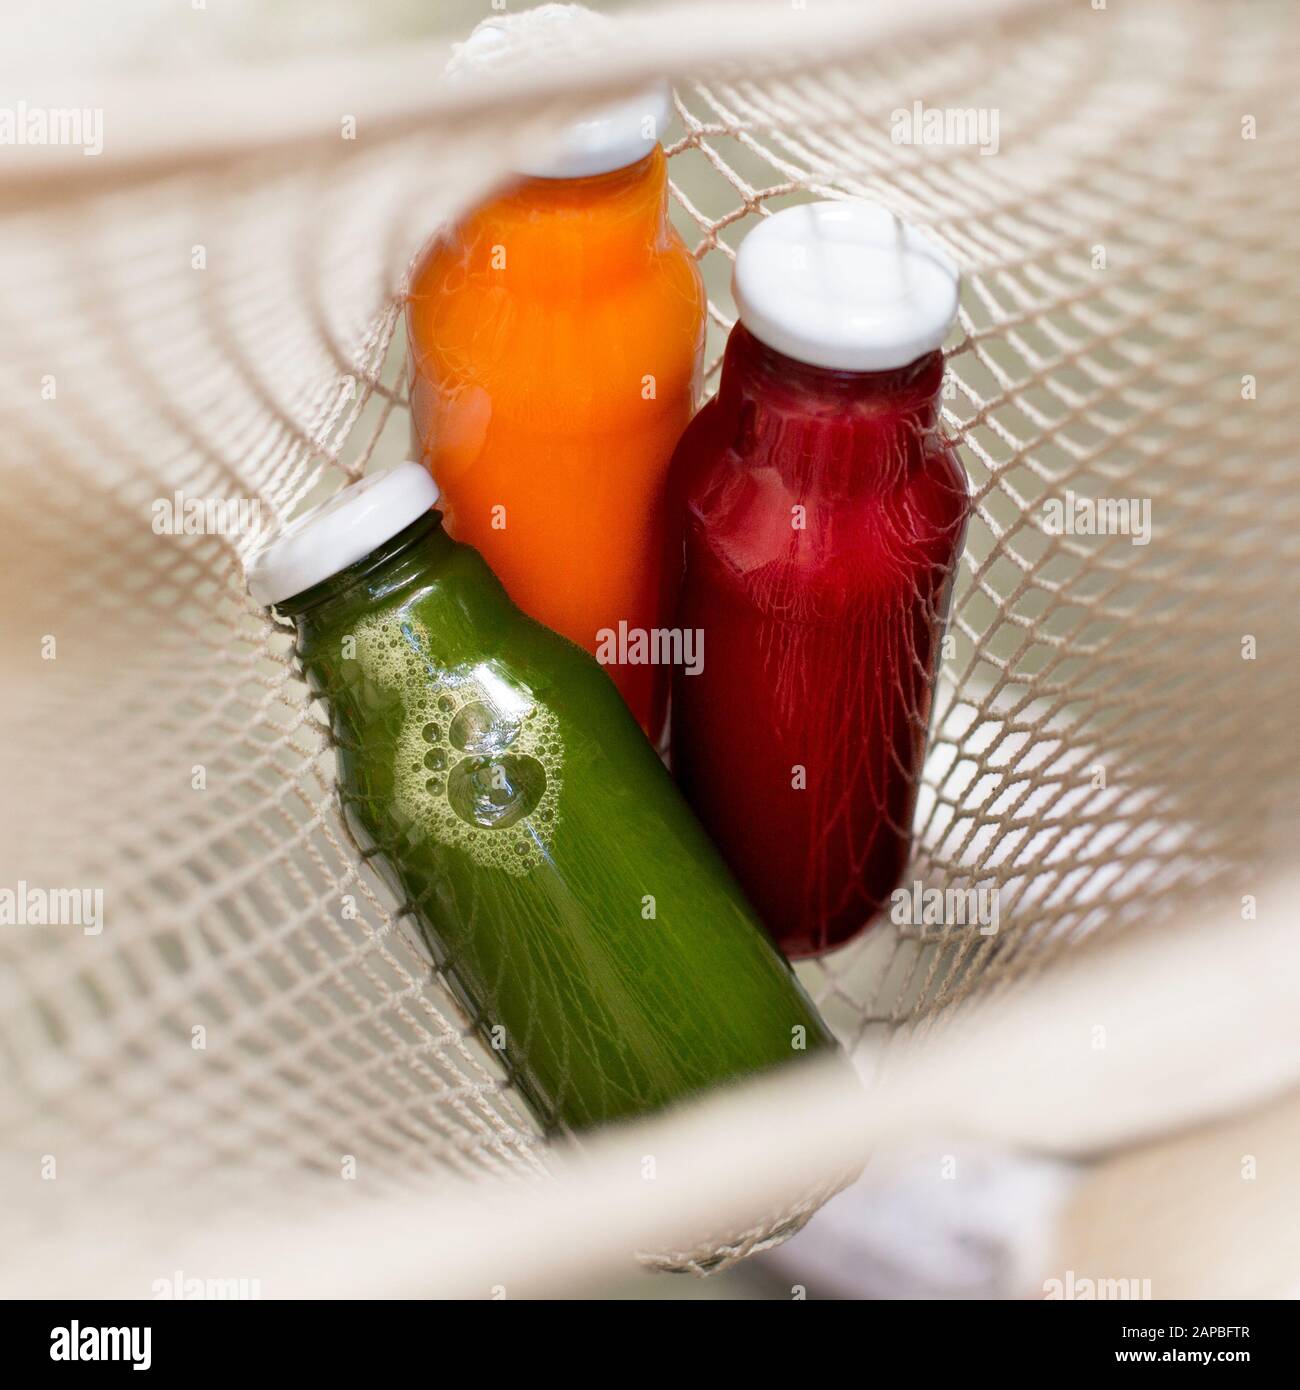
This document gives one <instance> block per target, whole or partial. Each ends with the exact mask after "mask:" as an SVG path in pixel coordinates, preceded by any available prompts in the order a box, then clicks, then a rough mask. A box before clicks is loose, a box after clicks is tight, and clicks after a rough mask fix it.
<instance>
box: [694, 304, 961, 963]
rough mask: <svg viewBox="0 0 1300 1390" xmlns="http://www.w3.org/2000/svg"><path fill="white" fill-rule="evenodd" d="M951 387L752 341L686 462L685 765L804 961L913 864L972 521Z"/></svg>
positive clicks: (925, 366)
mask: <svg viewBox="0 0 1300 1390" xmlns="http://www.w3.org/2000/svg"><path fill="white" fill-rule="evenodd" d="M942 381H943V355H942V353H939V352H933V353H930V354H929V355H927V356H926V357H923V358H921V359H919V360H918V361H916V362H913V363H911V364H910V365H909V366H906V367H902V368H899V369H898V370H896V371H889V372H873V373H856V372H840V371H830V370H827V369H824V368H820V367H810V366H806V365H804V364H802V363H798V362H794V361H792V360H791V359H790V358H788V357H784V356H782V355H781V354H780V353H777V352H774V351H773V350H772V349H770V348H768V347H766V346H764V345H763V344H762V343H760V342H759V341H758V340H757V339H756V338H754V337H753V336H752V335H751V334H750V333H748V332H747V331H746V330H745V328H744V327H743V325H738V326H737V327H736V329H735V330H734V332H733V333H732V335H731V339H730V341H729V342H728V344H727V352H726V357H725V360H724V363H723V372H722V383H721V387H720V390H719V392H718V395H717V397H716V399H714V400H713V401H711V402H710V403H709V404H708V405H707V406H705V408H704V409H703V410H702V411H701V412H700V413H699V414H698V415H697V416H696V417H695V419H694V421H693V422H692V424H691V426H690V427H689V429H688V430H687V431H686V433H685V434H684V435H683V436H682V440H681V443H680V444H679V445H678V447H677V452H676V454H675V455H674V458H673V464H672V473H671V487H672V490H673V497H674V502H675V509H676V511H677V514H678V515H681V516H684V518H685V573H684V577H683V584H682V591H681V599H680V603H679V607H678V611H677V623H678V625H679V626H680V627H682V628H700V629H702V630H703V633H704V646H703V654H704V660H703V670H702V671H701V673H700V674H699V675H694V676H692V675H688V674H685V673H684V672H682V671H681V670H680V669H678V670H677V671H675V673H674V678H673V707H672V761H673V770H674V772H675V774H676V776H677V778H678V780H679V782H680V784H681V786H682V789H683V791H684V792H685V793H686V796H687V798H688V800H689V801H690V803H691V805H692V806H693V807H694V808H695V811H696V813H697V814H698V815H699V817H700V819H701V820H702V821H703V822H704V824H705V826H706V827H707V829H708V830H709V832H710V833H711V835H712V836H713V838H714V840H715V842H716V843H717V844H718V846H719V848H720V849H721V850H722V853H723V856H724V857H725V858H726V860H727V862H728V863H729V864H730V866H731V868H732V871H733V872H734V873H735V874H736V876H737V877H738V878H739V879H740V882H741V884H742V885H743V886H744V888H745V890H746V892H747V893H748V895H749V897H750V900H751V901H752V902H753V904H754V906H755V907H756V908H757V909H758V911H759V914H760V916H761V917H762V918H763V920H764V921H765V922H766V924H767V926H768V929H769V930H770V931H771V933H772V935H773V936H774V937H775V938H776V940H777V942H778V944H779V945H780V946H781V948H782V949H783V950H784V951H785V952H786V953H787V954H788V955H791V956H807V955H816V954H819V953H820V952H823V951H826V950H829V949H830V948H831V947H834V946H838V945H841V944H843V943H844V942H846V941H848V940H850V939H851V938H852V937H853V936H855V935H856V934H857V933H858V932H859V931H861V930H862V929H863V928H864V927H866V926H867V924H868V923H869V922H870V921H871V919H872V917H873V916H874V915H875V914H876V913H877V912H878V911H879V910H880V909H881V907H882V906H884V905H885V904H886V903H887V902H888V900H889V895H890V893H891V891H892V890H893V889H894V888H895V887H896V886H897V885H898V881H899V878H900V876H901V875H902V873H903V871H904V869H905V868H906V865H907V860H908V854H909V849H910V842H911V821H912V812H913V809H914V807H915V804H916V791H917V785H918V779H919V777H920V773H921V764H922V760H923V758H924V755H925V743H926V735H927V731H928V728H929V721H930V705H931V698H932V694H933V689H934V678H935V671H936V666H937V659H938V655H939V642H940V639H941V637H942V634H943V626H944V622H945V621H946V618H947V608H948V601H949V598H950V595H951V589H952V577H953V572H954V570H955V568H956V564H957V559H958V556H959V555H960V554H961V547H962V540H963V536H964V534H965V530H966V518H967V513H968V510H969V497H968V494H967V490H966V475H965V473H964V471H963V470H962V467H961V465H960V464H959V463H958V461H957V456H956V453H955V451H954V449H953V447H952V445H951V443H950V442H949V441H948V440H947V439H945V438H944V437H943V435H942V434H941V433H940V431H939V424H938V419H939V391H940V387H941V385H942ZM799 507H802V508H803V513H802V516H801V514H800V513H799V512H797V511H796V508H799ZM801 519H802V526H800V525H799V524H798V523H799V521H800V520H801ZM801 768H802V769H803V773H802V774H801V773H800V771H799V769H801ZM801 781H802V782H803V783H804V785H802V786H801V785H800V783H801Z"/></svg>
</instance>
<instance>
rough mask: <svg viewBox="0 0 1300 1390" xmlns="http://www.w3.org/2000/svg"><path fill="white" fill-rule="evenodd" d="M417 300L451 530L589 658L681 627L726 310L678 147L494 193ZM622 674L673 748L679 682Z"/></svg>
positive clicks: (446, 240) (427, 437)
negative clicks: (672, 585) (679, 480)
mask: <svg viewBox="0 0 1300 1390" xmlns="http://www.w3.org/2000/svg"><path fill="white" fill-rule="evenodd" d="M406 307H407V331H408V348H409V362H410V388H411V405H412V429H413V436H414V444H415V447H416V448H417V449H418V456H419V457H420V459H421V460H422V461H423V462H424V463H425V464H426V466H428V467H429V468H430V469H431V470H432V472H433V475H434V477H435V479H436V480H437V482H438V484H439V487H440V489H441V492H442V503H441V504H440V505H442V506H443V508H444V512H445V516H446V522H447V529H448V531H449V533H450V534H451V535H452V536H454V537H455V538H456V539H458V540H463V541H466V542H467V543H469V544H471V545H473V546H475V547H476V548H477V549H479V550H480V551H481V552H482V554H483V556H484V558H485V559H486V560H487V561H488V563H489V564H490V565H491V567H492V569H493V570H494V571H495V572H496V573H497V574H498V576H499V577H500V578H501V580H502V582H503V583H504V584H505V586H506V590H507V592H508V593H509V594H510V596H511V597H512V598H513V599H514V600H515V601H516V602H517V603H518V604H519V605H520V607H522V608H523V609H524V611H525V612H527V613H529V614H530V616H532V617H534V618H536V619H538V620H539V621H540V622H542V623H544V624H545V625H546V626H548V627H550V628H553V629H554V630H555V631H557V632H560V633H562V634H563V635H565V636H566V637H568V638H569V639H570V640H572V641H575V642H577V643H578V644H579V645H580V646H582V647H585V648H586V649H587V650H588V651H591V652H596V651H597V650H598V649H600V644H601V641H602V634H603V633H604V632H606V631H608V630H617V629H618V626H619V624H620V622H622V623H625V624H626V625H627V626H628V628H634V629H641V630H645V631H649V630H652V629H655V628H658V627H661V626H663V625H664V623H665V622H666V621H667V613H666V607H667V592H668V591H667V588H666V580H665V575H664V573H663V561H662V556H663V553H664V547H665V529H666V527H667V526H668V524H669V521H670V518H669V515H668V513H667V511H666V509H665V507H664V483H665V477H666V473H667V468H668V463H669V459H670V457H671V454H672V450H673V447H674V445H675V443H676V441H677V439H678V438H679V437H680V435H681V432H682V430H683V429H684V428H685V427H686V425H687V423H688V421H689V420H690V418H691V414H692V412H693V410H694V406H695V402H696V400H697V399H698V394H699V386H700V370H701V359H702V353H703V342H704V324H705V310H706V305H705V296H704V290H703V283H702V281H701V279H700V275H699V270H698V268H697V266H696V264H695V261H694V259H693V257H692V256H691V254H690V252H689V251H688V250H687V248H686V246H685V244H684V243H683V242H682V240H681V238H680V237H679V236H678V235H677V233H676V232H675V231H674V230H673V229H672V227H671V224H670V223H669V221H668V217H667V175H666V168H665V162H664V157H663V152H662V150H658V149H656V151H655V152H654V153H653V154H652V155H650V156H647V158H646V159H645V160H643V161H641V162H640V164H638V165H637V166H633V167H632V168H629V169H623V170H617V171H614V172H613V173H612V174H608V175H599V176H595V177H593V178H589V179H579V180H544V179H532V180H525V181H523V182H522V183H520V184H519V185H517V186H515V187H514V188H512V189H510V190H507V191H506V192H504V193H502V194H501V195H500V196H498V197H497V198H495V199H492V200H490V201H489V202H487V203H486V204H484V205H483V206H482V207H480V208H478V209H476V210H475V211H474V212H473V213H472V214H470V215H469V216H468V217H466V218H465V219H464V220H463V221H462V222H461V223H460V224H458V225H457V226H456V227H454V228H452V229H450V230H449V231H448V232H446V233H445V234H444V235H442V236H440V237H439V238H437V239H435V241H434V242H432V243H431V244H430V246H429V247H428V248H427V250H426V252H425V253H424V255H423V256H422V257H421V259H420V261H419V263H418V264H417V266H416V268H415V271H414V273H413V275H412V279H411V282H410V286H409V292H408V299H407V306H406ZM610 674H611V676H612V677H613V678H614V680H615V683H616V684H617V685H618V687H619V689H620V691H621V692H622V693H623V695H624V698H625V699H626V700H627V702H628V704H629V707H630V708H631V709H632V710H633V712H634V714H635V715H636V717H637V719H638V720H639V722H640V723H641V725H642V727H643V728H644V729H645V730H646V732H647V734H648V735H649V736H650V737H651V738H652V739H653V738H656V737H657V736H658V734H659V732H660V731H661V729H662V724H663V715H664V708H665V704H666V696H667V683H668V673H667V672H666V671H664V670H662V669H656V668H655V667H651V666H644V665H632V664H624V665H621V666H620V665H617V664H614V665H611V668H610Z"/></svg>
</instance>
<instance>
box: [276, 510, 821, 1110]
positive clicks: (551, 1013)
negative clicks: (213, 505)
mask: <svg viewBox="0 0 1300 1390" xmlns="http://www.w3.org/2000/svg"><path fill="white" fill-rule="evenodd" d="M438 545H439V554H438V556H437V563H436V564H435V563H432V562H431V563H430V564H429V565H428V566H427V571H425V572H419V573H416V574H414V575H413V576H411V577H410V579H409V582H406V583H404V584H402V585H400V586H397V587H395V588H394V587H391V586H390V587H388V588H387V589H385V588H384V587H383V586H379V587H378V588H376V586H370V587H369V588H368V589H367V591H366V593H365V595H364V597H363V599H361V600H359V601H358V602H357V603H356V604H354V605H353V606H351V607H349V608H347V609H346V610H345V611H342V612H337V613H335V614H334V615H333V616H332V617H331V619H330V621H328V622H321V621H319V620H316V621H311V620H308V619H300V620H299V622H300V647H301V652H300V655H301V659H302V661H303V665H304V669H305V671H306V672H307V674H308V677H309V680H310V681H311V684H312V688H313V690H314V692H315V693H316V694H317V695H319V696H320V697H321V698H323V699H324V700H325V701H326V703H327V705H328V707H329V709H330V714H331V727H332V731H333V736H334V741H335V747H336V753H337V758H338V782H339V791H340V797H341V801H342V804H343V809H344V815H345V817H346V819H347V823H348V826H349V828H350V830H351V833H352V835H353V837H354V839H355V840H356V842H357V844H358V846H359V847H360V849H361V851H362V853H363V855H364V856H365V857H366V859H367V861H368V862H370V863H372V864H374V866H375V867H376V868H377V869H378V870H379V872H380V873H381V874H382V876H383V877H384V878H385V879H386V880H387V881H388V883H389V884H390V886H391V887H392V888H393V889H394V891H395V892H396V893H397V894H398V895H399V897H400V898H401V900H402V902H403V904H404V907H405V909H406V910H407V911H409V912H410V913H411V914H412V916H413V918H414V920H415V921H416V922H417V923H418V924H419V927H420V930H421V932H422V933H423V935H424V936H425V938H426V940H427V941H428V943H429V946H430V948H431V950H432V952H433V955H434V958H435V961H436V963H437V964H438V965H439V967H440V968H441V969H442V970H443V972H444V975H445V977H446V978H447V979H448V981H449V982H450V983H451V985H452V987H453V989H454V990H455V992H456V994H457V995H458V996H459V997H460V999H461V1001H462V1003H463V1004H464V1005H465V1007H466V1009H467V1010H468V1012H469V1014H470V1016H471V1018H472V1019H473V1021H474V1023H475V1026H476V1027H477V1028H478V1030H479V1031H480V1033H481V1034H482V1036H483V1037H484V1039H485V1040H486V1041H487V1042H488V1045H489V1046H491V1047H493V1048H494V1049H495V1051H496V1054H497V1055H498V1056H499V1057H500V1058H501V1060H502V1062H503V1064H504V1065H505V1066H506V1068H507V1070H508V1072H509V1074H510V1075H511V1077H512V1079H513V1082H514V1084H515V1085H516V1086H517V1088H518V1091H519V1093H520V1094H521V1095H522V1096H523V1098H524V1099H525V1101H526V1102H527V1103H528V1105H529V1107H530V1109H531V1110H532V1111H533V1113H534V1114H535V1115H536V1117H537V1118H538V1120H539V1122H540V1123H541V1124H542V1126H543V1128H544V1129H546V1130H547V1131H570V1130H571V1131H581V1130H584V1129H588V1128H590V1127H592V1126H595V1125H599V1124H602V1123H606V1122H609V1121H612V1120H619V1119H624V1118H628V1117H631V1116H635V1115H640V1114H643V1113H646V1112H647V1111H652V1110H655V1109H659V1108H661V1107H663V1106H667V1105H670V1104H673V1103H675V1102H677V1101H680V1100H683V1099H685V1098H687V1097H688V1096H690V1095H693V1094H695V1093H696V1092H698V1091H700V1090H702V1089H705V1088H706V1087H709V1086H712V1085H716V1084H719V1083H722V1082H726V1081H729V1080H734V1079H739V1078H740V1077H743V1076H746V1075H750V1074H752V1073H754V1072H758V1071H762V1070H764V1069H766V1068H767V1067H769V1066H774V1065H778V1064H780V1063H782V1062H785V1061H788V1060H790V1059H791V1058H797V1057H798V1056H799V1055H800V1053H801V1052H803V1051H805V1050H806V1051H816V1050H820V1049H823V1048H827V1047H831V1046H833V1044H832V1041H831V1038H830V1035H829V1034H828V1033H827V1032H826V1030H825V1026H824V1024H822V1022H821V1021H820V1019H819V1018H818V1016H817V1014H816V1012H815V1010H814V1009H813V1007H812V1005H811V1003H810V1002H809V1001H808V999H807V997H806V995H805V994H804V993H803V991H802V989H801V988H800V986H799V984H798V982H797V981H796V979H795V977H794V975H793V972H792V971H791V970H790V967H789V965H788V964H787V963H786V962H785V961H784V960H782V959H781V957H780V955H779V954H778V953H777V951H776V950H775V949H774V947H773V946H772V944H771V943H770V941H769V940H768V939H767V937H766V935H765V933H764V932H763V931H762V928H761V927H760V926H759V924H758V923H757V921H756V919H755V917H754V915H753V912H752V910H751V909H750V908H749V907H748V905H747V904H746V903H745V902H744V899H743V897H742V895H741V893H740V891H739V889H738V888H737V887H736V884H735V882H734V880H733V879H732V877H731V875H730V874H729V873H728V871H727V870H726V868H725V866H724V865H723V864H722V863H721V861H720V859H719V858H718V857H717V854H716V851H714V850H713V848H712V846H711V845H709V843H708V841H707V839H706V837H705V836H704V834H703V832H702V830H701V829H700V828H699V826H698V824H697V823H696V822H695V820H694V818H693V817H692V816H691V814H690V812H689V810H688V808H687V807H686V805H685V803H684V802H683V801H682V800H681V798H680V795H679V793H678V792H677V790H676V788H675V787H674V786H673V785H672V782H671V779H670V778H669V777H668V775H667V773H666V772H665V770H664V768H663V766H662V764H661V763H660V762H659V760H658V758H657V757H656V756H655V754H654V751H653V750H652V749H651V748H650V746H649V745H648V743H647V742H646V740H645V738H644V737H643V735H642V733H641V731H640V729H639V728H638V727H637V725H636V723H635V721H634V720H633V719H632V717H631V715H630V713H629V712H628V710H627V708H626V707H625V705H624V704H623V702H622V700H621V698H620V696H619V694H618V692H617V691H616V690H615V688H614V687H613V685H612V684H611V682H610V681H609V679H608V677H607V676H606V674H605V673H604V672H603V671H602V670H601V669H600V667H599V666H598V665H597V664H596V663H595V662H594V661H593V660H592V658H591V657H590V656H589V655H587V654H586V653H583V652H582V651H580V650H579V649H578V648H577V647H576V646H575V645H574V644H571V643H569V642H568V641H567V640H565V639H564V638H562V637H560V636H558V635H556V634H555V633H552V632H550V631H548V630H546V629H544V628H543V627H541V626H540V625H539V624H537V623H536V622H534V621H532V620H530V619H528V618H527V617H526V616H525V615H524V614H522V613H521V612H520V611H519V610H518V609H517V608H516V607H515V606H514V605H513V604H512V603H511V602H510V601H509V599H508V598H507V597H506V595H505V593H504V592H503V590H502V589H501V587H500V585H499V584H498V583H497V581H496V579H495V578H494V577H493V576H492V574H491V573H490V571H489V570H488V569H487V566H486V565H485V564H484V562H483V560H482V559H481V557H480V556H479V555H478V554H477V552H476V551H474V550H473V549H472V548H470V547H468V546H463V545H454V544H452V543H451V542H450V541H449V539H448V538H446V537H445V536H442V537H441V539H440V541H439V542H438ZM348 639H351V642H350V644H349V642H348ZM349 650H351V652H352V655H351V656H350V657H349V656H348V655H346V653H347V652H348V651H349Z"/></svg>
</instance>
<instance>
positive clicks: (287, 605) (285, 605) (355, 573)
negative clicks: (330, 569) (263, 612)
mask: <svg viewBox="0 0 1300 1390" xmlns="http://www.w3.org/2000/svg"><path fill="white" fill-rule="evenodd" d="M454 548H455V542H454V541H453V540H452V539H451V537H450V536H448V535H447V533H446V532H445V531H444V530H443V529H442V513H441V512H438V511H430V512H427V513H426V514H425V515H424V516H422V517H420V518H418V520H416V521H413V522H412V523H411V525H409V526H407V527H406V528H405V529H404V530H401V531H399V532H398V533H397V534H396V535H395V536H393V537H392V538H391V539H390V540H387V541H385V542H384V544H383V545H381V546H377V547H376V548H375V549H374V550H372V551H371V552H370V554H369V555H367V556H366V557H365V558H364V559H361V560H358V561H357V562H356V563H355V564H352V565H349V566H348V567H347V568H346V569H343V570H340V571H339V572H338V573H337V574H334V575H331V576H330V577H329V578H328V579H326V580H323V581H322V582H321V583H319V584H316V585H314V586H313V587H312V588H310V589H307V590H305V591H304V592H303V593H301V594H295V595H294V596H293V597H292V598H289V599H286V600H284V602H282V603H277V604H276V605H275V610H276V612H277V613H279V614H281V615H282V616H284V617H286V618H292V619H294V620H295V621H296V622H297V623H298V624H299V627H300V628H301V627H303V626H304V625H312V626H327V625H330V624H333V623H334V622H335V621H337V620H338V619H340V618H344V617H346V616H347V615H350V614H351V613H352V612H354V611H355V610H357V609H369V608H371V607H372V606H373V605H374V604H375V603H376V602H378V601H380V600H382V599H385V598H388V597H390V596H392V595H395V594H398V593H401V592H402V591H403V590H405V589H407V588H410V587H412V586H413V585H415V584H417V583H419V582H421V581H422V580H424V579H427V578H428V576H429V575H430V574H431V573H432V572H434V571H436V570H437V569H440V568H441V566H442V565H443V563H445V561H446V560H447V559H448V558H449V557H450V555H451V553H452V550H453V549H454Z"/></svg>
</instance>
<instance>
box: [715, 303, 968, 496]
mask: <svg viewBox="0 0 1300 1390" xmlns="http://www.w3.org/2000/svg"><path fill="white" fill-rule="evenodd" d="M943 375H944V364H943V353H942V352H940V351H937V350H936V351H935V352H931V353H927V354H926V355H925V356H924V357H919V358H917V360H916V361H915V362H909V363H908V364H907V365H906V366H904V367H897V368H893V369H891V370H890V371H884V372H846V371H836V370H833V369H831V368H827V367H814V366H811V365H809V364H808V363H806V362H796V361H795V360H794V359H793V358H791V357H786V356H785V355H784V353H780V352H777V351H776V350H775V349H774V348H770V347H768V346H767V345H766V344H765V343H762V342H760V341H759V340H758V339H757V338H755V337H754V335H753V334H752V333H750V332H749V330H748V329H747V328H746V327H745V326H744V325H743V324H737V325H736V327H735V329H733V331H732V334H731V337H730V338H729V339H728V342H727V349H726V353H725V356H724V358H723V366H722V381H721V383H720V385H719V389H718V403H719V407H720V409H721V410H722V412H723V414H724V418H727V419H734V422H735V439H734V444H733V447H734V449H735V452H736V454H737V455H738V456H739V457H740V459H741V461H742V462H750V463H753V464H756V465H759V466H769V467H776V468H777V469H778V471H779V472H780V473H781V474H782V476H783V477H784V478H785V479H786V481H787V482H789V483H791V484H792V485H794V486H796V487H808V486H815V487H818V488H820V489H821V490H823V491H832V492H856V493H863V492H887V491H890V490H892V489H893V488H895V487H897V486H898V485H899V484H901V483H903V482H906V481H907V479H908V478H909V477H910V476H911V475H912V473H913V472H914V471H915V470H916V469H917V468H919V467H920V466H921V465H922V463H923V462H924V461H925V459H926V457H927V456H928V455H929V454H930V453H931V452H932V451H933V449H934V448H935V447H936V444H937V442H938V437H939V424H940V416H941V405H940V393H941V391H942V389H943Z"/></svg>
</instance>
